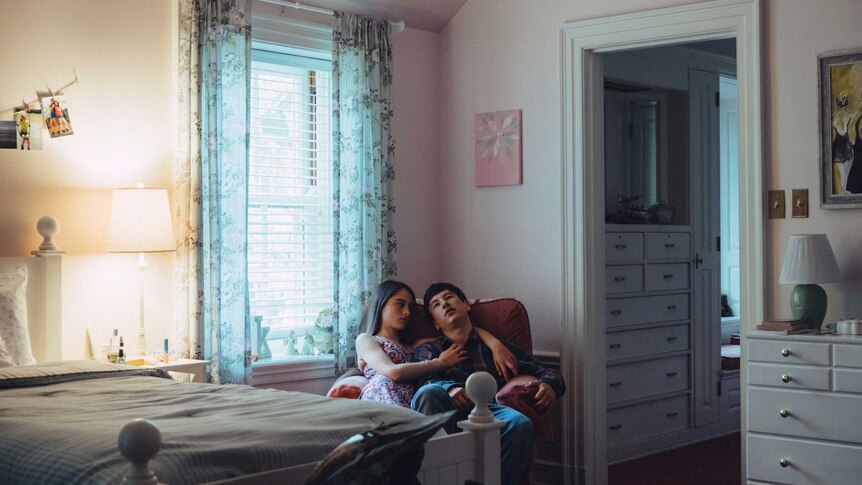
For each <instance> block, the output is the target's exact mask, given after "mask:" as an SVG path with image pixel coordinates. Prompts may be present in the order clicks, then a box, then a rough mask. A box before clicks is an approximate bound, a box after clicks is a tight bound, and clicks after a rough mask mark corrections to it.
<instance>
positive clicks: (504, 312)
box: [326, 298, 549, 438]
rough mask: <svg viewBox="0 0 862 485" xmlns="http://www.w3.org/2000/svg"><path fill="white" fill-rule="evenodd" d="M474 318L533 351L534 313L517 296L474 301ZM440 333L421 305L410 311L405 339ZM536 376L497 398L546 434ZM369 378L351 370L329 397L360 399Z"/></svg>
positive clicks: (514, 383) (515, 381)
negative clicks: (533, 385)
mask: <svg viewBox="0 0 862 485" xmlns="http://www.w3.org/2000/svg"><path fill="white" fill-rule="evenodd" d="M470 318H471V320H472V321H473V324H474V325H476V326H477V327H481V328H484V329H485V330H488V331H489V332H491V333H492V334H493V335H494V336H495V337H497V338H499V339H502V340H507V341H509V342H511V343H513V344H515V345H517V346H518V347H521V348H522V349H525V350H527V351H528V352H532V351H533V338H532V336H531V334H530V317H529V316H528V315H527V310H526V309H525V308H524V305H523V304H522V303H521V302H520V301H518V300H516V299H514V298H499V299H493V300H475V301H473V302H472V303H471V304H470ZM437 335H439V334H438V333H437V330H436V329H435V328H434V322H433V321H432V320H431V319H430V318H428V316H427V315H426V314H425V311H424V310H423V309H422V307H421V306H417V307H416V308H415V309H414V310H413V312H411V314H410V322H409V324H408V325H407V329H406V330H405V331H404V334H403V335H402V336H401V338H402V340H403V341H405V342H414V341H416V339H419V338H422V337H436V336H437ZM532 380H535V378H534V377H532V376H518V377H516V378H514V379H512V380H511V381H509V382H508V383H507V384H506V385H505V386H503V387H502V388H501V389H500V390H499V391H498V392H497V396H496V398H497V402H498V403H499V404H502V405H504V406H509V407H511V408H515V409H517V410H518V411H520V412H522V413H523V414H524V415H526V416H527V417H529V418H530V420H531V421H532V422H533V428H534V431H535V433H536V436H537V438H538V437H539V436H540V435H542V434H545V433H546V432H547V430H548V428H547V426H549V423H548V422H547V421H548V420H547V419H546V413H542V412H540V411H538V410H537V409H536V407H535V403H534V401H533V395H534V394H535V390H532V389H528V388H527V383H528V382H530V381H532ZM367 383H368V380H367V379H365V377H364V376H363V375H362V374H361V373H359V371H358V370H356V371H355V372H349V373H347V374H345V375H344V376H342V377H341V378H340V379H338V380H337V381H336V382H335V384H333V386H332V388H330V390H329V392H328V393H327V394H326V395H327V396H328V397H340V398H348V399H357V398H358V397H359V394H360V392H361V391H362V388H363V387H364V386H365V384H367Z"/></svg>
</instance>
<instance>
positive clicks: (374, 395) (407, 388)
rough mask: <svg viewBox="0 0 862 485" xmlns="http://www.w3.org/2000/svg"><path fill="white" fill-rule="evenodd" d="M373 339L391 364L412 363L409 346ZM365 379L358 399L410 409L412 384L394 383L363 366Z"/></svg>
mask: <svg viewBox="0 0 862 485" xmlns="http://www.w3.org/2000/svg"><path fill="white" fill-rule="evenodd" d="M374 339H375V340H377V343H379V344H380V348H382V349H383V351H384V352H386V355H387V356H388V357H389V360H391V361H392V363H393V364H406V363H408V362H412V360H413V349H412V348H410V346H408V345H404V344H401V343H399V342H394V341H392V340H389V339H387V338H383V337H378V336H376V335H375V336H374ZM365 377H366V378H367V379H368V384H367V385H366V386H365V387H363V388H362V394H360V395H359V399H365V400H366V401H378V402H382V403H386V404H394V405H396V406H402V407H405V408H409V407H410V400H411V399H413V394H414V393H415V392H416V385H415V384H414V383H412V382H410V383H406V382H395V381H393V380H392V379H390V378H388V377H386V376H384V375H383V374H378V373H377V371H375V370H374V369H372V368H371V367H369V366H365Z"/></svg>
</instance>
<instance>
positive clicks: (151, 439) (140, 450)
mask: <svg viewBox="0 0 862 485" xmlns="http://www.w3.org/2000/svg"><path fill="white" fill-rule="evenodd" d="M117 443H118V444H119V446H120V453H122V454H123V456H125V457H126V459H127V460H129V461H130V462H131V463H132V469H131V470H130V471H129V473H128V474H126V476H125V477H123V483H124V484H126V485H158V484H159V479H158V477H156V474H155V473H153V472H152V471H151V470H150V468H149V466H148V464H149V461H150V460H152V459H153V457H154V456H156V453H158V452H159V447H160V446H162V434H161V433H160V432H159V428H157V427H156V425H155V424H153V423H152V422H150V421H147V420H146V419H134V420H132V421H129V422H128V423H126V425H125V426H123V429H122V430H120V437H119V438H118V439H117Z"/></svg>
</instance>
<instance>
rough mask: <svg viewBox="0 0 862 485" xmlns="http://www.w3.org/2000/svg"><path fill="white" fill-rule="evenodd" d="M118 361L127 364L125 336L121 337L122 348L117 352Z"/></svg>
mask: <svg viewBox="0 0 862 485" xmlns="http://www.w3.org/2000/svg"><path fill="white" fill-rule="evenodd" d="M117 363H118V364H125V363H126V353H125V352H124V350H123V337H120V350H119V351H118V352H117Z"/></svg>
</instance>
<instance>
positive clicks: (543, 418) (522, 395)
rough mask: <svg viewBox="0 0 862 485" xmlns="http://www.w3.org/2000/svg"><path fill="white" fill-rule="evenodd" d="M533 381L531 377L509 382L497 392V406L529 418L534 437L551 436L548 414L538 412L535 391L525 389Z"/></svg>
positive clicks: (520, 377)
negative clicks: (505, 407)
mask: <svg viewBox="0 0 862 485" xmlns="http://www.w3.org/2000/svg"><path fill="white" fill-rule="evenodd" d="M535 380H536V378H535V377H533V376H518V377H515V378H514V379H512V380H510V381H509V382H507V383H506V385H505V386H503V387H501V388H500V390H499V391H497V396H496V399H497V404H501V405H503V406H507V407H510V408H512V409H515V410H517V411H519V412H520V413H521V414H523V415H524V416H526V417H528V418H530V421H532V422H533V430H534V431H535V433H536V437H541V436H552V434H551V433H552V430H551V428H550V426H551V420H550V419H549V416H548V412H546V411H540V410H539V409H538V408H537V407H536V402H535V399H534V397H535V395H536V391H535V389H533V388H530V387H527V384H529V383H530V382H532V381H535Z"/></svg>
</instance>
